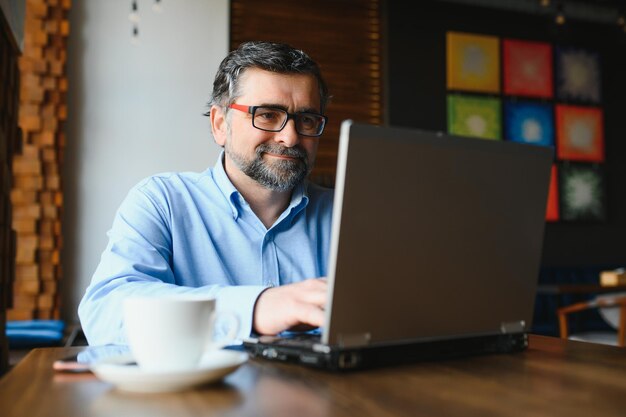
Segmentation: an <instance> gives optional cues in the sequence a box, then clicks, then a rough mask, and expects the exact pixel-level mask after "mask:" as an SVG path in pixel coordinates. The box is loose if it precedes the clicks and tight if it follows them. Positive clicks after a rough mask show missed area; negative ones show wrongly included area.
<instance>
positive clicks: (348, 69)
mask: <svg viewBox="0 0 626 417" xmlns="http://www.w3.org/2000/svg"><path fill="white" fill-rule="evenodd" d="M230 28H231V33H230V39H231V41H230V46H231V49H235V48H236V47H237V46H238V45H239V44H241V43H242V42H244V41H248V40H265V41H273V42H284V43H288V44H291V45H292V46H294V47H296V48H299V49H302V50H303V51H305V52H306V53H307V54H309V55H310V56H311V57H312V58H313V59H314V60H316V61H317V62H318V63H319V64H320V66H321V69H322V74H323V76H324V78H325V79H326V82H327V83H328V88H329V90H330V93H331V95H332V97H333V98H332V100H331V103H330V105H329V107H328V109H327V115H328V117H329V125H328V126H327V128H326V131H325V132H324V135H323V136H322V137H321V138H320V143H319V150H318V155H317V162H316V164H315V169H314V171H313V173H312V174H311V179H312V180H313V181H315V182H317V183H319V184H322V185H327V186H332V185H334V180H335V168H336V165H337V147H338V143H339V127H340V124H341V121H342V120H344V119H353V120H355V121H360V122H366V123H371V124H381V123H382V122H383V120H384V114H383V109H384V106H383V81H382V80H383V59H382V52H381V43H382V38H383V35H382V28H381V6H380V2H379V0H318V1H311V0H303V1H289V0H266V1H263V2H262V3H259V2H258V1H255V0H232V1H231V24H230ZM251 104H253V103H251Z"/></svg>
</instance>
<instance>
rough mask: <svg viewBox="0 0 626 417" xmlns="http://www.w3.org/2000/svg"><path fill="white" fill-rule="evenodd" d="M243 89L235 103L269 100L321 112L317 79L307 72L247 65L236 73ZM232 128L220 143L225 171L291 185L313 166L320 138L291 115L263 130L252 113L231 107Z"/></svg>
mask: <svg viewBox="0 0 626 417" xmlns="http://www.w3.org/2000/svg"><path fill="white" fill-rule="evenodd" d="M239 83H240V88H239V91H240V93H241V95H240V96H239V97H238V98H237V100H235V102H236V104H241V105H245V106H272V107H278V108H284V109H286V110H287V111H288V112H289V113H295V112H302V111H308V112H314V113H319V112H320V97H319V90H318V85H317V80H316V79H315V77H313V76H311V75H303V74H288V75H287V74H277V73H272V72H268V71H263V70H260V69H255V68H253V69H248V70H246V71H245V72H244V73H243V74H242V76H241V78H240V81H239ZM230 112H231V115H230V129H228V131H227V132H226V135H225V137H224V140H223V141H224V143H219V140H218V143H219V144H220V145H223V146H224V150H225V154H226V172H227V173H228V174H229V175H232V174H234V175H240V174H242V173H243V174H244V175H246V176H247V177H249V178H252V179H253V180H254V181H256V182H257V183H259V184H261V185H262V186H264V187H266V188H268V189H271V190H275V191H287V190H291V189H292V188H293V187H294V186H295V185H297V184H298V183H300V182H301V181H302V180H303V179H304V178H305V177H306V176H307V175H308V174H309V172H310V171H311V169H312V168H313V163H314V161H315V155H316V153H317V145H318V140H319V138H312V137H306V136H301V135H298V133H297V132H296V128H295V121H294V120H289V121H288V122H287V125H286V126H285V127H284V128H283V130H281V131H280V132H266V131H263V130H260V129H257V128H255V127H253V126H252V115H251V114H248V113H245V112H241V111H238V110H234V109H231V110H230Z"/></svg>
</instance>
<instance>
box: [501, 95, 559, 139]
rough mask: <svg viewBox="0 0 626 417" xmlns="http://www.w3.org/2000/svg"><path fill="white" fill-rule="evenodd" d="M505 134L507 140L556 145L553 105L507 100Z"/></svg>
mask: <svg viewBox="0 0 626 417" xmlns="http://www.w3.org/2000/svg"><path fill="white" fill-rule="evenodd" d="M504 135H505V136H504V137H505V139H506V140H511V141H514V142H522V143H530V144H533V145H543V146H554V122H553V117H552V106H551V105H549V104H541V103H530V102H513V101H507V102H505V104H504Z"/></svg>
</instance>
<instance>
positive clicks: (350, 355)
mask: <svg viewBox="0 0 626 417" xmlns="http://www.w3.org/2000/svg"><path fill="white" fill-rule="evenodd" d="M266 340H267V341H266ZM306 344H308V346H307V348H304V346H303V345H305V343H304V342H302V341H299V343H292V341H289V339H282V340H279V338H271V340H268V339H267V338H261V339H254V340H247V341H244V347H245V348H246V350H247V351H248V352H249V353H250V354H251V355H252V356H253V357H258V358H264V359H268V360H274V361H281V362H289V363H297V364H300V365H305V366H309V367H314V368H322V369H327V370H330V371H346V370H358V369H368V368H376V367H381V366H390V365H401V364H407V363H414V362H420V361H432V360H445V359H453V358H460V357H466V356H474V355H482V354H494V353H513V352H521V351H523V350H525V349H526V348H527V347H528V335H527V334H525V333H516V334H502V335H491V336H476V337H469V338H461V339H454V340H440V341H432V342H416V343H411V344H403V345H387V346H376V347H365V348H351V349H346V348H344V349H337V348H333V347H327V351H326V352H323V351H321V349H319V348H317V349H314V347H313V346H319V345H316V344H315V343H314V342H313V341H311V342H309V343H306Z"/></svg>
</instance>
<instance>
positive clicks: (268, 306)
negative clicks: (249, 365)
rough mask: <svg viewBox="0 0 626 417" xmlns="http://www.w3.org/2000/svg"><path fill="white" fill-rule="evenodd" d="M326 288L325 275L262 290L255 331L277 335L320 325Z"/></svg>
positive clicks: (322, 318)
mask: <svg viewBox="0 0 626 417" xmlns="http://www.w3.org/2000/svg"><path fill="white" fill-rule="evenodd" d="M326 287H327V285H326V278H318V279H308V280H306V281H302V282H298V283H295V284H289V285H283V286H280V287H273V288H269V289H267V290H265V291H263V292H262V293H261V295H260V296H259V298H258V299H257V301H256V305H255V306H254V319H253V320H254V322H253V323H254V325H253V328H254V331H255V332H257V333H259V334H277V333H280V332H282V331H283V330H288V329H292V330H294V329H298V330H302V329H307V328H309V329H310V328H315V327H319V326H321V325H322V324H323V323H324V308H325V307H326Z"/></svg>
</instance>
